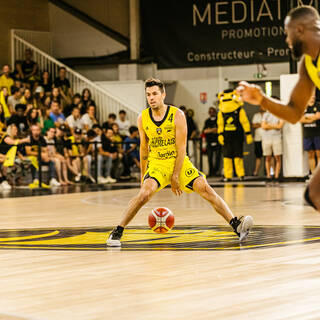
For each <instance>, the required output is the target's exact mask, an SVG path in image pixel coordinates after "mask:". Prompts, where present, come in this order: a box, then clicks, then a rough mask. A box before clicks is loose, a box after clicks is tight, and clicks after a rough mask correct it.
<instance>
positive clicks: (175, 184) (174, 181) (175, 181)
mask: <svg viewBox="0 0 320 320" xmlns="http://www.w3.org/2000/svg"><path fill="white" fill-rule="evenodd" d="M171 190H172V192H173V193H174V194H175V195H176V196H181V195H182V190H181V189H180V182H179V177H177V176H174V175H173V176H172V178H171Z"/></svg>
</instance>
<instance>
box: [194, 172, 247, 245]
mask: <svg viewBox="0 0 320 320" xmlns="http://www.w3.org/2000/svg"><path fill="white" fill-rule="evenodd" d="M193 191H195V192H196V193H198V194H199V195H200V196H201V197H202V198H204V199H205V200H207V201H208V202H210V204H211V205H212V206H213V208H214V209H215V210H216V211H217V212H218V213H219V214H220V215H221V216H222V217H223V218H224V219H225V220H226V221H227V222H228V223H229V224H230V225H231V227H232V228H233V230H234V232H235V233H236V234H237V235H238V236H239V238H240V241H242V240H244V239H245V238H246V237H247V236H248V234H249V232H250V229H251V228H252V225H253V219H252V217H251V216H246V217H244V218H243V217H242V218H237V217H235V216H234V215H233V213H232V211H231V210H230V208H229V206H228V205H227V204H226V202H225V201H224V200H223V199H222V198H221V197H220V196H219V195H218V194H217V193H216V192H215V191H214V190H213V188H212V187H211V186H209V184H208V182H207V180H206V179H205V178H204V177H202V176H200V177H198V178H196V179H195V180H194V182H193Z"/></svg>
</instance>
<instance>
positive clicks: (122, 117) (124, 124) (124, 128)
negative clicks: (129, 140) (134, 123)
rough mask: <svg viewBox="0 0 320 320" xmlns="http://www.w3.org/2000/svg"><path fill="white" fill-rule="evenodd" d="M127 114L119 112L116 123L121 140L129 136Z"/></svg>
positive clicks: (123, 111)
mask: <svg viewBox="0 0 320 320" xmlns="http://www.w3.org/2000/svg"><path fill="white" fill-rule="evenodd" d="M126 116H127V113H126V111H125V110H120V111H119V119H118V120H117V121H116V122H117V124H118V126H119V132H120V135H121V136H122V139H124V138H125V137H128V136H129V128H130V121H129V120H128V119H126Z"/></svg>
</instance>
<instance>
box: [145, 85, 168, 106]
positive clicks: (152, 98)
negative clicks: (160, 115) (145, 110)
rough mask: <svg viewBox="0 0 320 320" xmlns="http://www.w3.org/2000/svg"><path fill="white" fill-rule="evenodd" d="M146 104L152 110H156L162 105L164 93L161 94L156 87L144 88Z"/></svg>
mask: <svg viewBox="0 0 320 320" xmlns="http://www.w3.org/2000/svg"><path fill="white" fill-rule="evenodd" d="M146 96H147V100H148V104H149V106H150V107H151V108H152V109H157V108H159V107H160V106H162V105H163V101H164V98H165V93H164V92H161V90H160V88H159V87H158V86H153V87H148V88H146Z"/></svg>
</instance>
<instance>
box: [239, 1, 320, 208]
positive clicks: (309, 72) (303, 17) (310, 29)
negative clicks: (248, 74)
mask: <svg viewBox="0 0 320 320" xmlns="http://www.w3.org/2000/svg"><path fill="white" fill-rule="evenodd" d="M284 24H285V31H286V34H287V38H286V42H287V43H288V46H289V48H290V49H291V51H292V54H293V56H294V57H295V58H297V59H300V58H301V57H302V56H303V58H302V63H301V64H300V68H299V79H298V82H297V84H296V86H295V87H294V89H293V90H292V92H291V96H290V100H289V103H288V104H287V105H285V104H283V103H281V102H280V101H279V100H276V99H270V98H268V97H266V95H265V94H263V92H262V91H261V89H260V87H258V86H256V85H253V84H249V83H247V82H245V81H242V82H240V84H239V86H238V88H237V91H238V93H239V94H240V95H241V97H242V99H243V100H244V101H246V102H249V103H251V104H255V105H260V106H262V107H263V108H264V109H267V110H269V111H270V112H271V113H273V114H274V115H276V116H277V117H279V118H281V119H284V120H287V121H289V122H291V123H296V122H298V121H299V120H300V119H301V117H302V115H303V113H304V110H305V108H306V107H307V104H308V102H309V100H310V98H311V96H312V95H313V92H314V88H315V86H316V87H317V88H318V89H319V90H320V55H319V54H320V17H319V13H318V11H317V10H316V9H314V8H313V7H311V6H301V7H298V8H295V9H292V10H291V11H290V12H289V13H288V15H287V17H286V19H285V22H284ZM318 116H319V119H320V114H319V115H318ZM305 199H306V201H307V202H308V203H309V204H310V205H311V206H313V207H314V208H315V209H316V210H318V211H319V212H320V164H319V163H318V168H317V169H316V171H315V173H314V175H313V177H312V178H311V180H310V182H309V185H308V186H307V188H306V191H305Z"/></svg>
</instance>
